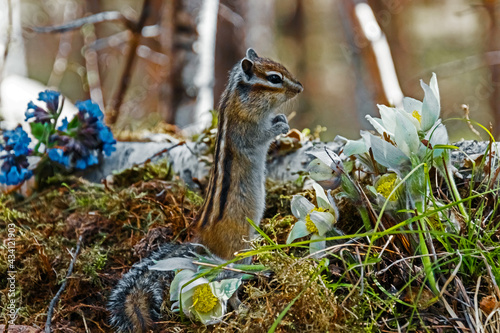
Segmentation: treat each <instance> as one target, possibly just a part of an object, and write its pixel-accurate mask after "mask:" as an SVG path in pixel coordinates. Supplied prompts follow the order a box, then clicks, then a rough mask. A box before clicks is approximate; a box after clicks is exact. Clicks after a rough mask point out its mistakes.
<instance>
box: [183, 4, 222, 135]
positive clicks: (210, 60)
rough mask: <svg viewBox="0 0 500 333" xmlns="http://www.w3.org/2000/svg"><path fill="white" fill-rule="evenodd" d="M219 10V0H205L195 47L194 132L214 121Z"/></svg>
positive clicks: (192, 129)
mask: <svg viewBox="0 0 500 333" xmlns="http://www.w3.org/2000/svg"><path fill="white" fill-rule="evenodd" d="M218 12H219V0H204V1H203V4H202V8H201V10H200V20H199V23H198V27H197V30H198V36H199V38H198V42H197V43H196V47H195V51H196V52H197V53H198V56H199V66H198V71H197V73H196V76H195V78H194V84H195V86H196V88H197V89H198V96H197V98H196V107H195V110H194V124H193V125H192V126H190V127H189V129H188V130H189V131H193V132H194V131H200V130H202V129H203V128H205V127H206V126H208V125H209V124H210V122H211V121H212V117H211V114H210V110H212V109H213V108H214V92H213V86H214V64H215V37H216V34H217V15H218Z"/></svg>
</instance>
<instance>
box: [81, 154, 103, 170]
mask: <svg viewBox="0 0 500 333" xmlns="http://www.w3.org/2000/svg"><path fill="white" fill-rule="evenodd" d="M98 162H99V161H98V160H97V157H95V156H94V155H92V154H91V155H88V156H86V157H85V158H81V159H79V160H77V161H76V164H75V168H77V169H80V170H83V169H86V168H87V167H88V166H91V165H94V164H97V163H98Z"/></svg>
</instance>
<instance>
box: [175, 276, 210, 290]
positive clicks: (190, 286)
mask: <svg viewBox="0 0 500 333" xmlns="http://www.w3.org/2000/svg"><path fill="white" fill-rule="evenodd" d="M181 272H183V271H181ZM179 273H180V272H179ZM193 278H194V276H193V277H191V278H189V279H186V280H184V281H181V283H182V284H181V287H182V286H183V285H184V284H186V283H188V282H189V281H190V280H192V279H193ZM205 283H208V280H207V279H205V278H204V277H202V278H198V279H196V280H194V281H193V282H191V283H190V284H188V285H187V286H185V287H184V288H182V293H185V292H188V291H190V290H193V289H194V288H195V287H197V286H199V285H202V284H205Z"/></svg>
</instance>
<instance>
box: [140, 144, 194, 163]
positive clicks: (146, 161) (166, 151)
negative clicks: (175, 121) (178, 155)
mask: <svg viewBox="0 0 500 333" xmlns="http://www.w3.org/2000/svg"><path fill="white" fill-rule="evenodd" d="M185 144H186V141H180V142H178V143H176V144H175V145H173V146H170V147H168V148H165V149H162V150H160V151H159V152H157V153H156V154H154V155H153V156H151V157H150V158H148V159H147V160H145V161H144V162H142V163H139V164H136V165H142V164H148V163H151V161H152V160H153V159H154V158H155V157H158V156H161V155H163V154H165V153H168V152H169V151H171V150H172V149H174V148H176V147H179V146H182V145H185ZM186 147H188V146H187V145H186ZM193 155H194V154H193Z"/></svg>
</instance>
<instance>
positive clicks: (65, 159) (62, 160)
mask: <svg viewBox="0 0 500 333" xmlns="http://www.w3.org/2000/svg"><path fill="white" fill-rule="evenodd" d="M48 155H49V158H50V159H51V160H52V161H54V162H57V163H59V164H62V165H64V166H66V167H69V166H70V160H69V156H68V155H65V154H64V151H63V150H62V149H60V148H53V149H49V154H48Z"/></svg>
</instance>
